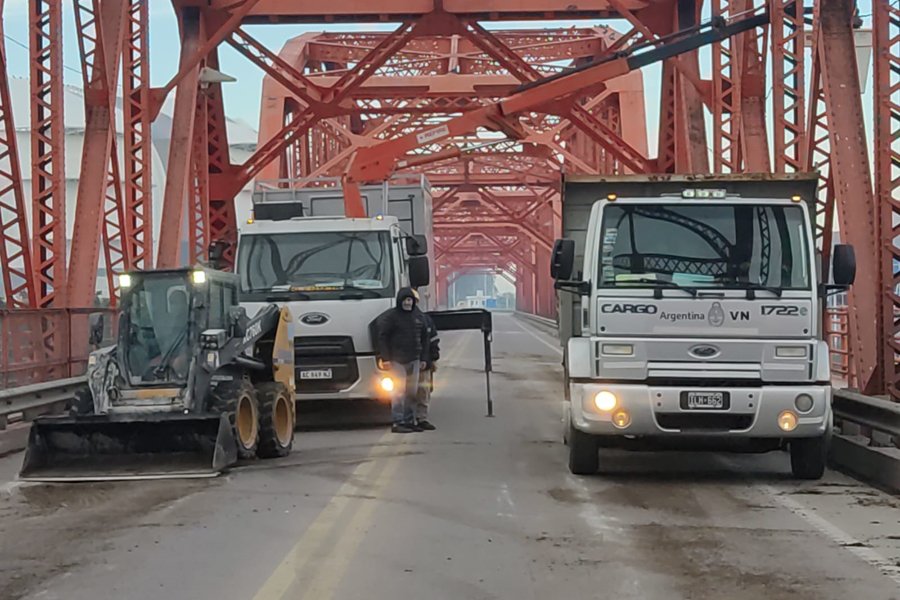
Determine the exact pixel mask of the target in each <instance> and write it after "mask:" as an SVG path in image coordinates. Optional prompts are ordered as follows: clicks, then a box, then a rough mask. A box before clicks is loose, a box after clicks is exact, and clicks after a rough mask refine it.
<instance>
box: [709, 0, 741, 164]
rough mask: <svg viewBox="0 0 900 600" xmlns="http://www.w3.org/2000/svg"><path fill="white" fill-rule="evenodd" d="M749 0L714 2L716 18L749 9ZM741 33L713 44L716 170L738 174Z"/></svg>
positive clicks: (713, 111)
mask: <svg viewBox="0 0 900 600" xmlns="http://www.w3.org/2000/svg"><path fill="white" fill-rule="evenodd" d="M747 4H748V0H713V4H712V14H713V16H730V15H732V14H734V13H735V12H737V13H740V12H743V11H744V10H746V7H747ZM744 35H745V34H740V35H737V36H735V37H733V38H729V39H727V40H722V41H721V42H719V43H718V44H714V45H713V47H712V51H713V72H712V84H713V85H712V98H711V104H712V107H711V108H712V117H713V128H712V138H713V171H715V172H716V173H739V172H740V171H741V170H742V168H741V167H742V164H741V163H742V157H741V142H740V131H741V83H742V71H741V68H740V67H741V60H740V56H741V55H740V50H741V46H742V44H743V43H744Z"/></svg>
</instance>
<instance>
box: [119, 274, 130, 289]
mask: <svg viewBox="0 0 900 600" xmlns="http://www.w3.org/2000/svg"><path fill="white" fill-rule="evenodd" d="M119 287H120V288H125V289H127V288H130V287H131V275H129V274H128V273H122V274H121V275H119Z"/></svg>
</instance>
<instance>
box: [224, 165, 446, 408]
mask: <svg viewBox="0 0 900 600" xmlns="http://www.w3.org/2000/svg"><path fill="white" fill-rule="evenodd" d="M361 191H362V194H363V199H364V203H365V206H366V210H367V215H368V216H367V217H366V218H346V217H344V216H343V215H344V214H345V213H344V200H343V195H342V193H341V189H340V188H323V187H307V188H295V187H293V186H292V185H290V184H285V185H283V186H281V187H279V186H273V187H271V188H267V187H258V188H257V190H256V191H255V192H254V198H253V200H254V208H253V217H252V218H251V219H248V222H247V223H245V224H242V225H241V227H240V231H239V238H238V248H237V262H236V270H237V273H238V275H239V276H240V280H241V290H240V291H241V305H242V306H245V307H246V309H247V312H248V314H251V315H252V314H254V312H255V311H256V310H257V309H258V308H261V307H263V306H266V305H267V304H268V303H272V302H274V303H276V304H279V305H284V306H288V307H289V308H290V310H291V311H292V314H293V315H295V316H296V318H297V319H298V321H299V324H300V325H301V327H298V328H297V331H298V337H296V338H295V339H294V353H295V365H296V382H297V394H296V398H297V400H298V401H303V400H326V401H327V400H335V401H336V400H373V399H374V400H385V399H387V398H388V396H389V392H390V389H387V388H389V387H390V385H391V384H390V383H389V378H388V377H387V373H386V372H385V371H383V370H381V369H380V368H379V365H378V364H377V361H376V357H375V349H374V347H373V343H372V339H371V335H370V331H369V326H370V324H371V322H372V321H373V320H374V319H375V318H376V317H377V316H378V315H379V314H381V313H382V312H384V311H385V310H386V309H388V308H390V307H392V306H394V304H395V298H396V295H397V292H398V291H399V290H400V288H402V287H405V286H411V287H414V288H417V289H418V291H419V296H420V305H421V307H422V309H423V310H427V309H428V308H429V305H430V304H431V303H432V302H433V299H432V297H431V296H432V294H431V289H430V287H429V279H430V271H431V267H430V263H429V261H430V258H429V256H430V254H431V252H430V251H431V248H432V239H431V226H432V223H431V193H430V188H429V186H428V184H427V180H425V179H421V180H419V181H418V182H417V183H414V184H393V185H387V184H385V185H376V186H367V187H363V188H362V190H361Z"/></svg>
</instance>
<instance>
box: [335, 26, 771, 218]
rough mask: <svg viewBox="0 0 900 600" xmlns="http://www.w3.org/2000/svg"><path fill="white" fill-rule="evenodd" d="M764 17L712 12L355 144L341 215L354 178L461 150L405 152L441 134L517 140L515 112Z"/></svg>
mask: <svg viewBox="0 0 900 600" xmlns="http://www.w3.org/2000/svg"><path fill="white" fill-rule="evenodd" d="M768 22H769V14H768V12H761V13H759V14H754V15H752V16H749V17H745V18H742V19H740V20H737V21H734V22H731V23H728V22H726V21H725V20H724V19H722V18H721V17H717V18H714V19H712V20H711V21H709V22H706V23H703V24H701V25H697V26H695V27H691V28H689V29H685V30H681V31H677V32H675V33H673V34H671V35H669V36H666V37H665V38H663V39H662V40H652V41H649V42H646V43H642V44H638V45H635V46H632V47H631V48H629V49H628V50H627V51H623V52H619V53H615V54H612V55H610V56H608V57H605V58H603V59H601V60H599V61H597V62H594V63H590V64H587V65H584V66H581V67H577V68H574V69H570V70H568V71H565V72H562V73H559V74H557V75H553V76H550V77H546V78H544V79H540V80H538V81H534V82H531V83H527V84H524V85H522V86H520V87H519V88H518V89H517V90H516V91H515V92H514V93H513V94H512V95H511V96H509V97H508V98H504V99H502V100H498V101H496V102H492V103H490V104H486V105H484V106H483V107H481V108H477V109H475V110H472V111H469V112H466V113H464V114H462V115H460V116H458V117H455V118H453V119H450V120H448V121H445V122H444V123H441V124H440V125H436V126H434V127H429V128H428V129H425V130H423V131H418V132H412V133H409V134H406V135H403V136H400V137H398V138H395V139H391V140H385V141H383V142H380V143H378V144H374V145H371V146H366V147H363V148H360V149H358V150H357V151H356V152H355V153H354V155H353V157H352V158H351V161H350V164H349V165H348V167H347V169H346V171H345V172H344V175H343V177H342V187H343V192H344V209H345V211H346V215H347V216H348V217H365V216H366V214H365V207H364V206H363V202H362V196H361V195H360V190H359V185H360V183H365V182H378V181H384V180H385V179H387V178H388V177H390V175H391V174H392V173H393V172H394V170H395V169H398V168H406V167H410V166H413V165H421V164H426V163H429V162H435V161H439V160H444V159H447V158H454V157H456V156H459V154H461V151H460V150H459V149H449V150H443V151H441V152H437V153H435V154H433V155H430V156H408V155H407V153H409V152H411V151H413V150H416V149H418V148H421V147H423V146H427V145H428V144H433V143H434V142H438V141H440V140H444V139H447V138H452V137H456V136H460V135H466V134H469V133H473V132H475V131H476V130H477V129H478V128H479V127H485V128H487V129H491V130H499V131H503V132H504V133H506V134H507V135H508V136H509V137H510V138H512V139H520V138H522V137H524V135H523V134H524V132H523V131H522V130H521V128H520V127H519V125H518V123H517V122H516V121H515V117H516V116H517V115H519V114H521V113H524V112H530V111H536V110H539V109H541V108H542V107H546V106H548V105H549V104H551V103H555V102H559V101H561V100H565V99H567V98H570V97H572V96H575V95H578V94H582V95H583V94H585V93H588V92H589V91H592V90H598V89H602V87H603V85H604V82H606V81H609V80H611V79H614V78H616V77H619V76H622V75H626V74H628V73H630V72H631V71H634V70H637V69H640V68H642V67H645V66H647V65H650V64H653V63H656V62H660V61H663V60H666V59H668V58H672V57H675V56H678V55H680V54H684V53H685V52H690V51H692V50H696V49H698V48H701V47H703V46H705V45H707V44H712V43H716V42H720V41H722V40H725V39H728V38H730V37H732V36H734V35H737V34H739V33H742V32H745V31H749V30H750V29H753V28H755V27H759V26H762V25H765V24H767V23H768ZM660 42H661V43H660ZM657 44H658V45H657Z"/></svg>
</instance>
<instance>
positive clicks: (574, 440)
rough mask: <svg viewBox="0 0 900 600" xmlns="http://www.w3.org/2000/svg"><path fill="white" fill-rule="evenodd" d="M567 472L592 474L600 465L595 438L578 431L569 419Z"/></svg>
mask: <svg viewBox="0 0 900 600" xmlns="http://www.w3.org/2000/svg"><path fill="white" fill-rule="evenodd" d="M566 437H567V439H568V444H569V472H571V473H572V474H573V475H593V474H595V473H596V472H597V469H598V468H599V467H600V457H599V456H598V453H599V449H598V447H597V440H596V439H595V438H594V436H592V435H590V434H588V433H584V432H583V431H578V430H577V429H575V428H574V427H573V426H572V422H571V421H569V434H568V435H567V436H566Z"/></svg>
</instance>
